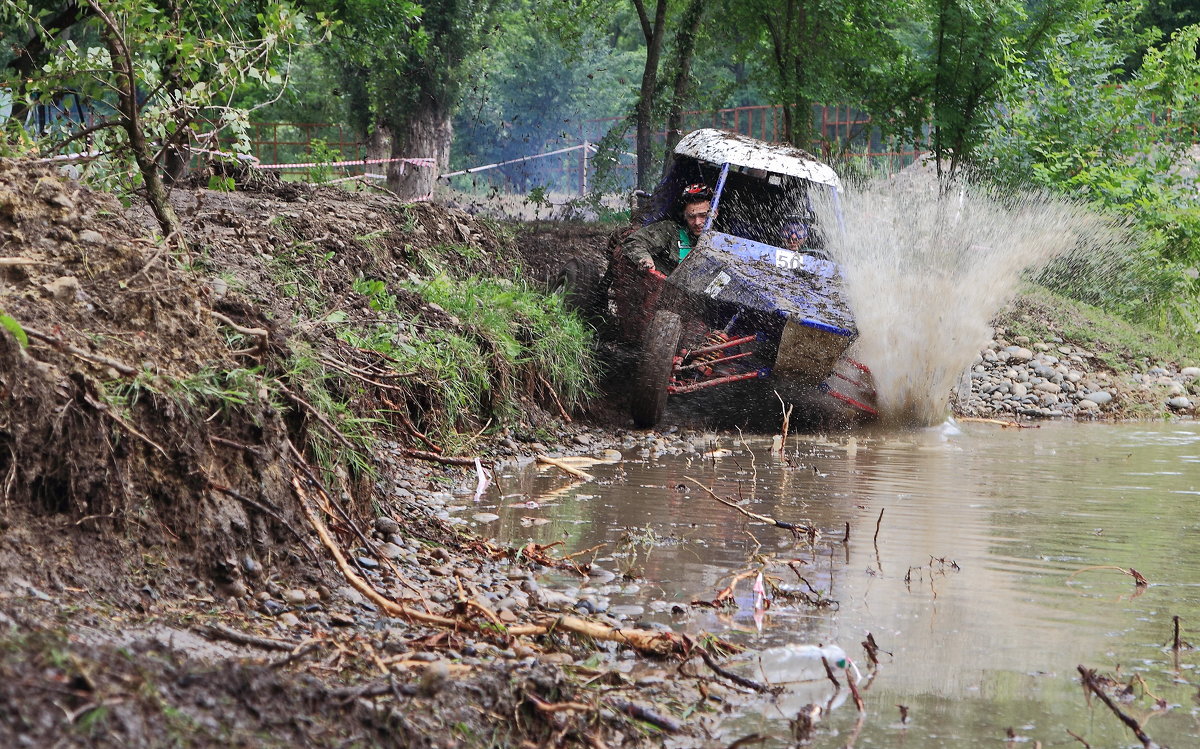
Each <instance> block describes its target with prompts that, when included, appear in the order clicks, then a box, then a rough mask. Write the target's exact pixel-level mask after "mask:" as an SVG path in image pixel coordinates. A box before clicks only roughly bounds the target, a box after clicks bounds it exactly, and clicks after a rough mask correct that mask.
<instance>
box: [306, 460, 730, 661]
mask: <svg viewBox="0 0 1200 749" xmlns="http://www.w3.org/2000/svg"><path fill="white" fill-rule="evenodd" d="M292 487H293V488H294V489H295V491H296V495H297V497H299V499H300V507H301V509H302V510H303V511H304V514H305V516H306V517H307V518H308V522H309V523H310V524H311V525H312V527H313V530H315V531H316V532H317V536H319V537H320V539H321V543H323V544H324V545H325V548H326V549H328V550H329V553H330V554H332V555H333V559H334V562H335V563H336V564H337V566H338V570H339V571H340V572H341V573H342V576H343V577H345V579H346V581H347V582H348V583H350V585H351V586H352V587H353V588H354V589H355V590H357V591H358V592H359V593H362V594H363V595H364V596H366V597H367V598H368V599H369V600H370V601H371V602H372V603H374V604H375V605H376V606H378V607H379V608H381V609H383V610H384V611H386V612H387V613H388V614H391V615H392V616H396V617H402V618H408V619H411V620H413V621H418V622H421V623H423V624H432V625H435V626H438V627H445V628H446V629H454V630H457V631H463V630H469V631H479V627H478V626H477V625H475V624H474V623H472V622H469V621H463V620H461V619H452V618H450V617H446V616H439V615H437V614H427V613H425V612H422V611H416V610H413V609H410V608H408V607H406V606H401V605H400V604H398V603H396V602H395V601H392V600H390V599H388V598H386V597H384V596H383V595H381V594H380V593H379V592H378V591H376V590H375V589H374V588H373V587H371V586H370V585H369V584H367V582H366V581H365V580H363V579H362V578H361V577H359V575H358V573H356V572H355V571H354V570H353V569H352V568H351V567H350V563H349V562H347V561H346V556H345V554H343V553H342V550H341V548H340V547H339V546H338V545H337V542H336V541H334V540H333V537H332V536H331V535H330V534H329V530H328V529H327V528H326V527H325V524H324V523H323V522H322V521H321V518H320V517H319V516H318V515H317V513H316V511H315V510H314V509H313V506H312V500H311V499H310V498H309V496H308V492H307V491H306V490H305V488H304V486H303V484H302V483H301V481H300V479H299V478H293V479H292ZM554 631H564V632H570V633H572V634H576V635H582V636H584V637H590V638H592V639H593V640H604V641H608V642H619V643H622V644H624V645H628V646H629V647H632V648H635V649H637V650H639V651H641V652H643V653H647V654H651V655H667V654H670V653H683V652H684V642H683V640H682V638H681V637H680V636H679V635H677V634H675V633H673V632H657V631H654V630H647V629H615V628H613V627H608V626H605V625H603V624H599V623H597V622H591V621H587V620H585V619H580V618H577V617H573V616H561V617H549V616H547V617H543V618H541V619H540V620H539V621H538V622H537V623H535V624H526V625H522V626H515V627H509V628H508V632H507V633H508V634H509V635H511V636H514V637H524V636H529V637H532V636H537V635H545V634H550V633H551V632H554ZM725 647H730V646H729V645H726V646H725Z"/></svg>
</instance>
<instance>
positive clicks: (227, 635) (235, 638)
mask: <svg viewBox="0 0 1200 749" xmlns="http://www.w3.org/2000/svg"><path fill="white" fill-rule="evenodd" d="M196 631H197V632H199V633H200V634H202V635H204V636H205V637H207V638H209V639H210V640H225V641H227V642H233V643H237V644H238V645H249V646H250V647H254V648H261V649H263V650H279V651H282V652H285V653H294V652H296V650H297V648H300V646H301V645H302V644H303V643H299V642H295V641H293V640H272V639H271V638H269V637H259V636H258V635H251V634H247V633H246V632H239V631H237V630H236V629H231V628H229V627H226V626H225V625H223V624H206V625H203V626H199V627H196Z"/></svg>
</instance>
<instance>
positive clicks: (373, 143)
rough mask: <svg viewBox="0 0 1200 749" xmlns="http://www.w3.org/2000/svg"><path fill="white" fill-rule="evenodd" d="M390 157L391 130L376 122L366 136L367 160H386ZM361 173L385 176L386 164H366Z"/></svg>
mask: <svg viewBox="0 0 1200 749" xmlns="http://www.w3.org/2000/svg"><path fill="white" fill-rule="evenodd" d="M391 155H392V129H391V128H390V127H388V126H387V125H385V124H384V123H382V122H376V123H375V127H374V128H373V129H372V130H371V132H370V133H369V134H368V135H367V160H368V161H369V160H372V159H387V158H391ZM363 171H367V172H373V173H375V174H387V164H386V163H379V164H367V168H366V169H364V170H363Z"/></svg>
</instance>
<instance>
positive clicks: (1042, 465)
mask: <svg viewBox="0 0 1200 749" xmlns="http://www.w3.org/2000/svg"><path fill="white" fill-rule="evenodd" d="M955 431H956V430H946V429H941V428H938V429H929V430H924V431H919V432H912V433H903V434H896V433H891V434H888V433H883V434H877V435H859V436H858V437H857V438H855V439H854V440H853V441H850V440H847V439H846V438H844V437H842V438H837V439H829V440H826V439H822V438H820V437H808V436H800V437H793V438H790V439H789V441H788V445H787V451H786V455H785V456H783V457H780V456H778V455H772V454H771V453H770V451H769V448H770V443H769V441H768V440H765V439H748V440H747V443H748V444H746V443H743V442H742V441H741V440H740V438H739V437H737V435H732V436H730V435H725V436H722V437H720V438H719V440H718V442H719V444H716V445H713V444H710V443H709V442H708V441H699V440H698V441H697V442H698V444H688V443H683V442H680V443H678V444H676V445H674V446H673V449H672V452H677V454H671V453H664V454H659V455H656V456H650V457H644V458H643V457H639V456H638V455H636V454H634V453H632V452H631V453H628V454H626V456H625V457H626V460H625V461H624V462H622V463H618V464H613V465H597V466H593V467H591V468H589V469H588V470H589V471H590V472H591V473H593V474H594V475H595V476H596V477H597V479H598V480H597V481H596V482H594V483H587V484H578V483H571V482H570V481H569V480H568V479H567V478H566V477H564V476H562V475H561V474H557V473H553V472H544V471H538V470H537V469H536V468H535V467H533V466H529V467H526V468H524V469H516V468H514V469H512V470H510V471H508V472H506V473H502V475H501V476H500V477H499V478H498V482H497V484H498V490H496V491H495V493H494V494H493V495H492V496H491V499H490V500H487V501H485V502H483V503H481V504H480V505H476V507H477V508H480V509H486V510H491V509H492V508H494V511H495V512H496V513H497V514H499V515H500V516H501V519H500V521H498V522H497V523H496V524H494V526H490V527H498V530H496V534H497V535H498V536H499V537H500V538H501V539H502V540H504V541H507V542H511V543H517V542H524V541H526V540H535V541H537V542H538V543H549V542H552V541H557V540H564V541H565V542H566V543H565V547H564V549H563V553H571V552H574V551H578V550H581V549H586V548H588V547H591V546H594V545H596V544H601V543H606V544H607V546H606V547H605V548H604V549H602V550H601V551H599V552H597V554H598V555H597V558H596V562H597V564H599V565H600V566H602V567H605V568H607V569H609V570H611V571H612V572H615V573H618V574H621V573H629V574H630V575H632V576H636V577H638V578H639V579H638V581H637V582H638V585H637V586H636V589H628V590H626V592H623V593H615V594H614V595H613V596H612V600H613V603H614V604H617V605H619V604H634V605H637V606H640V607H645V608H648V609H649V611H650V612H651V613H648V614H646V615H645V616H644V617H642V618H646V619H657V620H659V621H662V622H665V623H668V624H670V625H671V626H673V627H675V628H677V629H680V630H684V631H691V632H695V631H700V630H709V631H717V632H719V633H722V634H724V635H725V636H727V637H731V638H733V639H737V640H739V641H741V642H742V643H744V644H746V645H748V646H750V647H752V648H756V649H761V648H769V647H777V646H782V645H788V644H802V643H837V644H839V645H841V646H842V647H843V648H845V650H846V651H847V652H848V653H849V654H850V655H851V657H852V658H854V659H855V660H857V661H858V662H859V663H860V664H861V663H863V660H864V659H863V653H862V649H861V647H860V646H859V642H860V641H861V640H862V639H863V638H864V637H865V635H866V633H867V632H871V633H873V634H874V636H875V638H876V640H878V642H879V644H880V646H881V647H882V648H883V649H885V650H889V651H891V652H892V656H890V657H888V656H884V658H883V660H884V663H883V666H882V668H881V670H880V672H879V674H878V675H877V678H876V679H875V680H874V681H873V682H872V683H871V684H870V688H869V689H868V690H867V691H866V692H865V693H864V694H863V697H864V699H865V700H866V710H867V716H866V720H865V722H864V724H863V726H862V727H861V732H860V733H858V734H857V736H856V738H855V741H856V745H857V746H898V745H900V744H901V743H902V741H903V742H907V743H911V744H912V745H914V746H922V747H927V746H962V745H967V744H972V743H976V742H981V741H983V740H988V741H1002V740H1004V738H1005V732H1006V730H1007V729H1008V728H1010V727H1012V728H1013V729H1014V731H1015V732H1016V733H1017V734H1018V735H1021V736H1025V737H1028V738H1029V739H1031V740H1039V741H1042V742H1043V744H1044V745H1047V746H1049V745H1056V744H1066V743H1070V742H1071V741H1073V740H1072V739H1070V737H1069V735H1068V734H1067V733H1066V730H1067V729H1070V730H1072V731H1074V732H1075V733H1077V734H1079V735H1080V736H1083V737H1084V738H1085V739H1087V740H1088V741H1090V742H1091V743H1092V745H1093V746H1113V745H1126V744H1130V743H1136V742H1134V741H1133V737H1132V734H1130V733H1129V732H1128V729H1126V728H1125V727H1124V726H1122V725H1120V724H1119V723H1118V722H1117V721H1116V719H1115V718H1113V717H1112V716H1111V715H1110V714H1109V713H1107V711H1106V710H1105V709H1104V708H1103V706H1098V707H1097V708H1096V710H1095V712H1093V711H1092V710H1091V709H1090V708H1089V707H1088V706H1087V704H1086V703H1085V701H1084V699H1083V697H1082V692H1081V691H1080V687H1079V685H1078V676H1077V674H1076V671H1075V667H1076V665H1077V664H1085V665H1088V666H1091V667H1095V668H1099V669H1101V671H1103V672H1114V671H1116V670H1117V668H1118V667H1120V671H1121V673H1122V674H1125V676H1126V678H1128V676H1129V675H1130V674H1131V673H1139V674H1141V675H1142V676H1143V677H1144V678H1145V680H1146V683H1147V686H1148V687H1149V689H1150V690H1151V692H1152V693H1153V694H1154V695H1156V696H1158V697H1161V698H1163V699H1165V700H1166V701H1167V702H1168V703H1169V704H1171V705H1172V706H1173V707H1172V709H1170V710H1169V711H1167V712H1166V713H1164V714H1161V715H1155V716H1153V717H1152V718H1151V720H1150V722H1149V723H1148V724H1147V732H1148V733H1149V734H1150V735H1151V736H1153V737H1154V738H1155V739H1157V740H1158V741H1159V742H1161V743H1168V744H1173V745H1175V746H1189V745H1196V744H1197V737H1198V736H1200V728H1198V725H1197V715H1198V713H1197V707H1196V702H1195V700H1194V699H1193V697H1194V696H1195V695H1196V693H1197V691H1196V687H1195V686H1194V685H1193V682H1195V678H1194V671H1193V669H1192V665H1193V664H1194V663H1195V662H1196V660H1197V657H1198V656H1196V655H1195V654H1193V653H1190V652H1188V653H1185V654H1184V655H1183V658H1182V661H1183V663H1182V666H1183V668H1182V669H1181V671H1180V672H1179V673H1178V674H1176V673H1174V672H1173V671H1172V669H1171V660H1172V658H1171V653H1170V652H1169V649H1167V650H1165V649H1164V643H1167V642H1169V640H1170V638H1171V617H1172V616H1173V615H1179V616H1180V617H1181V618H1182V621H1183V626H1184V628H1185V639H1188V634H1187V630H1188V628H1189V627H1195V628H1196V631H1197V634H1193V635H1191V636H1190V637H1191V639H1193V640H1198V641H1200V601H1198V599H1200V574H1197V573H1198V572H1200V554H1197V552H1198V551H1200V513H1198V512H1197V510H1196V497H1197V496H1198V495H1200V471H1197V470H1196V469H1195V468H1194V464H1195V463H1196V462H1200V458H1198V456H1200V427H1197V425H1195V424H1192V423H1188V424H1182V425H1160V426H1145V425H1135V426H1124V425H1118V426H1112V425H1074V424H1047V425H1045V426H1044V427H1043V428H1041V429H1036V430H1033V429H1029V430H1001V429H997V428H995V427H994V426H991V425H975V424H967V425H964V426H963V427H962V428H961V430H959V431H958V432H957V433H955ZM714 447H715V448H719V449H722V450H726V451H729V454H728V455H725V456H724V457H718V458H712V457H704V455H703V453H704V452H706V451H710V450H712V449H713V448H714ZM690 478H694V479H696V480H698V481H700V482H701V483H703V484H704V485H705V486H709V487H711V488H712V490H713V491H714V492H715V493H717V494H718V495H721V496H728V497H733V498H736V499H739V500H746V502H745V507H746V509H748V510H751V511H753V512H756V513H760V514H763V515H768V516H771V517H774V518H778V519H780V520H785V521H789V522H794V523H808V524H812V525H814V526H816V527H817V528H819V529H820V530H821V531H822V535H821V536H820V538H819V539H817V540H816V542H815V543H809V542H808V541H807V540H805V539H803V538H800V539H794V538H793V537H792V536H791V534H789V533H787V532H786V531H783V530H780V529H778V528H774V527H771V526H768V525H766V524H763V523H759V522H753V521H750V520H749V519H748V518H745V517H743V516H741V515H739V514H738V513H737V512H736V511H735V510H732V509H730V508H728V507H725V506H724V505H721V504H719V503H718V502H716V501H714V500H713V499H711V498H710V497H709V496H708V495H707V494H706V493H705V492H704V491H703V490H702V489H700V488H698V487H696V486H694V485H692V484H691V482H690V481H689V479H690ZM502 497H503V498H502ZM489 501H490V504H489ZM530 501H533V502H536V503H537V506H536V507H534V506H533V505H530V504H529V502H530ZM518 503H520V504H521V506H513V505H516V504H518ZM881 511H882V517H881V516H880V514H881ZM544 521H548V522H544ZM535 522H542V524H540V525H538V524H534V523H535ZM877 523H878V535H877V536H876V525H877ZM847 524H848V525H849V529H850V531H849V538H848V539H847V540H846V541H845V543H843V537H844V536H845V533H846V531H845V529H846V526H847ZM630 539H633V540H634V542H632V543H631V541H630ZM639 540H640V543H639ZM651 541H653V543H652V544H651V543H650V542H651ZM763 561H767V562H773V563H774V564H772V565H771V566H770V568H769V569H770V572H771V574H775V575H777V577H778V579H777V582H778V583H779V584H781V585H784V586H796V587H799V586H800V581H799V580H798V577H800V576H801V575H802V576H803V577H804V579H805V580H807V584H808V585H809V586H811V588H809V589H810V590H814V591H816V592H818V593H820V594H821V595H824V596H827V597H829V598H832V599H835V600H836V601H837V602H838V605H837V606H836V607H834V606H830V607H824V608H815V607H812V606H807V605H798V604H794V603H788V602H786V601H783V600H782V599H777V600H776V601H775V605H774V606H773V607H772V608H771V609H770V610H768V611H767V612H766V613H765V615H763V616H762V617H761V621H762V628H761V631H760V630H759V628H758V626H757V625H756V623H755V621H754V611H753V594H752V593H751V589H750V586H751V580H750V579H747V580H744V581H742V582H741V583H739V585H738V587H737V588H735V591H736V592H735V601H736V604H737V605H736V606H735V607H732V608H724V609H721V610H710V609H698V608H696V607H692V606H690V605H689V604H690V602H691V601H693V600H712V599H713V598H714V596H715V595H716V593H717V592H718V591H719V590H720V589H721V588H722V587H724V586H726V585H727V584H728V583H729V580H730V578H731V576H732V575H734V574H735V573H738V572H740V571H743V570H747V569H751V568H754V567H756V566H761V563H762V562H763ZM786 561H792V562H793V565H791V566H789V565H787V564H784V562H786ZM1118 568H1119V569H1118ZM1130 568H1134V569H1136V570H1138V571H1139V572H1140V573H1141V574H1143V575H1145V576H1146V578H1148V579H1149V580H1150V582H1151V584H1150V586H1149V587H1147V588H1136V587H1135V586H1134V584H1133V579H1132V578H1131V577H1130V576H1129V575H1128V574H1126V572H1125V571H1128V570H1129V569H1130ZM797 570H798V572H797ZM618 580H619V578H618ZM563 582H564V583H568V582H569V584H573V585H579V582H578V581H563ZM601 585H602V584H601V583H597V582H593V583H591V585H590V587H589V586H588V585H585V586H584V587H583V590H582V591H581V594H586V593H587V592H588V591H589V590H595V589H598V588H599V587H600V586H601ZM603 585H607V586H608V587H607V588H604V590H610V591H611V590H612V589H613V585H612V583H605V584H603ZM659 600H661V601H665V602H666V603H667V604H671V605H679V606H681V607H683V608H686V609H687V611H688V612H689V613H688V614H687V616H685V617H683V618H680V617H679V616H672V615H671V613H670V609H669V607H664V606H663V605H661V604H659V605H657V606H656V605H655V604H654V601H659ZM629 610H630V611H638V610H640V609H637V608H634V609H629ZM656 610H657V612H658V613H655V611H656ZM1152 702H1153V700H1151V699H1149V698H1144V699H1138V700H1135V701H1134V702H1133V703H1132V704H1130V705H1128V711H1129V712H1130V713H1132V714H1134V715H1135V716H1137V717H1139V718H1144V717H1146V716H1147V715H1148V714H1149V711H1150V708H1151V707H1152ZM898 704H902V705H906V706H908V707H909V708H910V713H909V721H908V722H907V723H901V722H900V716H899V712H898V710H897V708H896V707H895V706H896V705H898ZM745 712H746V714H745V715H743V716H742V717H740V718H738V719H737V720H732V721H729V722H727V723H726V724H725V726H724V728H723V729H722V730H723V731H724V732H725V733H724V738H728V739H730V740H732V739H734V738H737V737H738V736H740V735H744V734H745V733H749V732H752V731H760V732H763V733H766V734H769V735H772V736H776V737H781V738H782V737H785V736H786V735H787V725H786V721H784V722H782V723H781V722H780V718H781V716H780V715H779V714H778V712H777V711H775V712H773V711H772V710H770V709H767V706H764V705H758V706H757V707H754V706H749V707H747V708H746V710H745ZM857 717H858V716H857V714H856V710H855V708H854V705H853V702H850V703H849V704H844V705H842V706H841V707H839V708H838V709H837V710H836V711H834V713H833V714H832V715H831V716H829V717H828V718H827V720H826V722H825V723H823V724H821V726H819V728H818V731H817V733H816V734H815V738H814V745H817V746H821V745H843V744H845V743H846V740H847V737H848V735H850V732H851V731H853V728H854V723H855V721H856V719H857ZM822 742H825V743H824V744H823V743H822Z"/></svg>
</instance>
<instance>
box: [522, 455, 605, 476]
mask: <svg viewBox="0 0 1200 749" xmlns="http://www.w3.org/2000/svg"><path fill="white" fill-rule="evenodd" d="M537 461H538V462H539V463H545V464H546V465H548V466H554V467H555V468H557V469H559V470H560V471H566V472H567V473H569V474H571V475H572V476H574V477H575V478H577V479H579V480H580V481H595V480H596V477H595V476H593V475H592V474H590V473H587V472H585V471H581V470H579V469H578V468H574V467H572V466H569V465H567V464H566V463H564V462H562V461H561V460H555V459H554V458H551V457H550V456H548V455H538V456H537Z"/></svg>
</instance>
